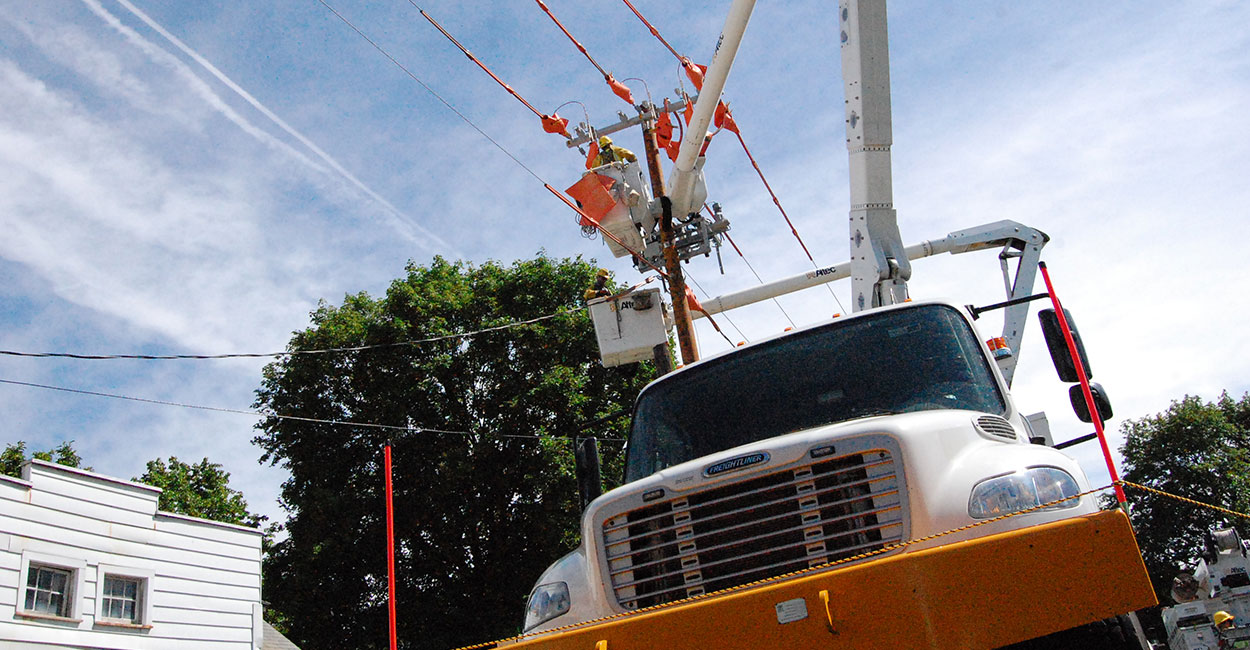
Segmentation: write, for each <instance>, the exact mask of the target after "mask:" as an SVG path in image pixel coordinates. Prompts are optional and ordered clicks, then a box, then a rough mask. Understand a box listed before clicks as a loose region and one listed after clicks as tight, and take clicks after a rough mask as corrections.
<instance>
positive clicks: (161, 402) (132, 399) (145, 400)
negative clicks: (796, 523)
mask: <svg viewBox="0 0 1250 650" xmlns="http://www.w3.org/2000/svg"><path fill="white" fill-rule="evenodd" d="M0 384H11V385H14V386H26V387H28V388H41V389H44V390H53V391H59V392H63V393H73V394H75V395H90V396H92V397H107V398H109V399H120V400H126V401H130V402H141V403H143V404H156V405H159V406H173V407H177V408H185V409H196V410H200V411H213V412H216V413H234V414H236V415H250V416H254V417H261V418H275V419H278V420H292V421H296V422H308V423H312V424H329V425H333V426H343V427H359V428H365V429H379V430H385V431H407V432H411V433H442V434H447V435H458V436H480V435H481V434H479V433H474V432H472V431H449V430H446V429H431V428H428V427H413V426H406V427H401V426H397V425H391V424H377V423H375V422H356V421H353V420H326V419H321V418H308V417H302V416H298V415H279V414H277V413H265V412H263V411H248V410H243V409H232V408H224V407H219V406H201V405H197V404H183V403H181V402H169V401H165V400H157V399H148V398H145V397H130V396H128V395H116V394H113V393H101V392H98V391H92V390H82V389H79V388H66V387H64V386H49V385H47V384H35V383H31V382H26V381H16V380H13V379H0ZM625 414H627V412H625V411H618V412H617V413H616V414H614V415H616V416H619V415H625ZM608 417H609V418H612V417H613V416H608ZM602 421H603V419H602V418H601V419H600V420H595V421H592V422H591V424H592V425H593V424H598V423H600V422H602ZM580 430H581V429H579V431H580ZM495 437H496V438H519V439H529V440H565V439H566V438H564V437H560V436H533V435H528V436H527V435H523V434H515V433H512V434H508V433H501V434H496V435H495ZM598 440H600V441H605V442H624V439H622V438H598Z"/></svg>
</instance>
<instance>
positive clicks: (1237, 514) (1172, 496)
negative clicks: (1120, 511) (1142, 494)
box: [1120, 481, 1250, 519]
mask: <svg viewBox="0 0 1250 650" xmlns="http://www.w3.org/2000/svg"><path fill="white" fill-rule="evenodd" d="M1120 484H1121V485H1127V486H1129V487H1134V488H1137V489H1139V490H1145V491H1147V492H1153V493H1154V494H1158V495H1160V496H1165V497H1168V498H1169V499H1175V500H1177V501H1183V502H1185V503H1188V504H1190V505H1195V506H1199V507H1202V508H1206V509H1208V510H1215V511H1216V512H1222V513H1224V514H1226V515H1233V516H1234V517H1241V518H1242V519H1250V515H1248V514H1246V513H1244V512H1237V511H1236V510H1229V509H1228V508H1221V507H1219V506H1213V505H1211V504H1209V503H1203V502H1201V501H1195V500H1193V499H1188V498H1185V497H1183V496H1180V495H1177V494H1172V493H1171V492H1164V491H1163V490H1156V489H1155V488H1152V487H1147V486H1145V485H1140V484H1138V483H1130V482H1129V481H1120Z"/></svg>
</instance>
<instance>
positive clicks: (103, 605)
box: [95, 564, 156, 630]
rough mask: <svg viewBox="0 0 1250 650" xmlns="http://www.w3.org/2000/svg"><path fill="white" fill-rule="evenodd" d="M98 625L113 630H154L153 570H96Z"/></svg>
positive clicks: (107, 566) (101, 566) (129, 568)
mask: <svg viewBox="0 0 1250 650" xmlns="http://www.w3.org/2000/svg"><path fill="white" fill-rule="evenodd" d="M96 572H97V573H96V575H97V576H98V579H97V580H96V592H95V602H96V609H95V624H96V625H103V626H106V627H114V628H131V629H145V630H146V629H150V628H151V627H152V580H153V579H154V578H155V576H156V574H155V573H154V572H153V571H152V570H151V569H140V568H137V567H123V566H113V565H110V564H101V565H99V566H98V567H97V568H96Z"/></svg>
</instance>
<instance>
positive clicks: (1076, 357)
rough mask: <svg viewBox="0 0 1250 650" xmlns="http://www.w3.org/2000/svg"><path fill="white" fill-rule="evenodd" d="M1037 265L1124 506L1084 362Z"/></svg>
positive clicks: (1052, 290)
mask: <svg viewBox="0 0 1250 650" xmlns="http://www.w3.org/2000/svg"><path fill="white" fill-rule="evenodd" d="M1037 266H1038V268H1040V269H1041V270H1042V279H1043V280H1045V281H1046V293H1048V294H1050V302H1051V304H1052V305H1054V307H1055V316H1057V317H1058V319H1059V329H1060V330H1062V331H1063V340H1064V341H1065V342H1066V343H1067V344H1068V354H1071V355H1072V364H1073V366H1075V368H1076V376H1077V378H1079V379H1080V380H1081V392H1082V393H1084V394H1085V406H1086V408H1088V409H1089V414H1090V415H1091V416H1092V418H1091V419H1093V421H1094V432H1095V433H1097V434H1098V444H1100V445H1102V456H1103V458H1104V459H1106V461H1107V472H1108V473H1110V474H1111V481H1112V482H1113V484H1114V485H1115V499H1116V501H1117V502H1119V504H1120V506H1121V507H1124V506H1125V503H1126V501H1127V499H1126V498H1125V496H1124V487H1123V486H1121V485H1120V474H1119V472H1117V471H1116V470H1115V461H1113V460H1112V459H1111V447H1109V446H1107V435H1106V433H1105V432H1104V431H1103V428H1102V416H1101V415H1100V414H1099V413H1098V406H1097V405H1096V404H1094V394H1093V392H1091V391H1090V389H1089V378H1088V377H1086V376H1085V364H1083V363H1081V355H1080V353H1079V352H1077V350H1076V341H1075V340H1074V339H1073V338H1072V330H1071V328H1069V327H1068V319H1067V318H1066V317H1065V316H1064V315H1063V306H1062V305H1060V304H1059V296H1057V295H1055V287H1054V286H1053V285H1051V283H1050V272H1049V271H1047V270H1046V263H1045V262H1038V264H1037Z"/></svg>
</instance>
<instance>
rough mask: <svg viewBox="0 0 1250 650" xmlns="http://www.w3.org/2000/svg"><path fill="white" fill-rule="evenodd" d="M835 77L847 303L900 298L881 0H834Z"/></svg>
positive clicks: (905, 272)
mask: <svg viewBox="0 0 1250 650" xmlns="http://www.w3.org/2000/svg"><path fill="white" fill-rule="evenodd" d="M838 17H839V19H840V24H841V28H842V33H841V39H842V82H843V87H844V89H845V92H846V148H847V152H848V153H849V155H850V176H851V276H852V277H851V300H852V309H853V310H854V311H862V310H864V309H870V308H872V307H880V306H882V305H892V304H894V303H898V302H903V301H904V300H906V299H907V280H908V279H910V278H911V264H909V263H908V257H907V255H906V254H905V253H904V251H903V240H902V237H901V236H900V235H899V233H898V216H897V213H895V211H894V189H893V186H892V181H891V177H890V145H891V144H893V142H894V137H893V129H892V125H891V119H890V50H889V37H888V34H887V31H886V15H885V0H841V1H840V2H839V6H838Z"/></svg>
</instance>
